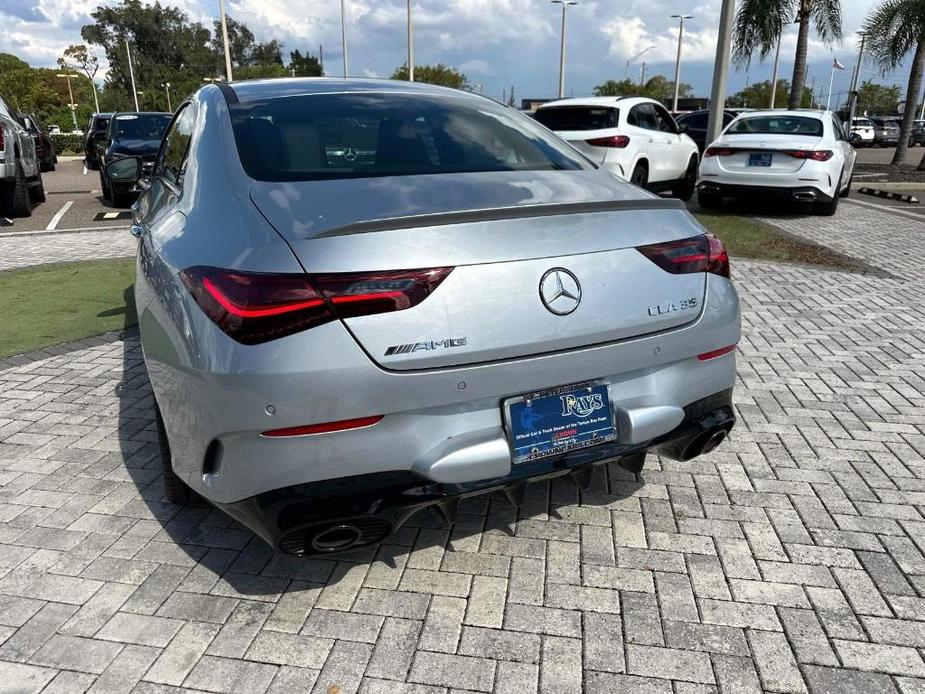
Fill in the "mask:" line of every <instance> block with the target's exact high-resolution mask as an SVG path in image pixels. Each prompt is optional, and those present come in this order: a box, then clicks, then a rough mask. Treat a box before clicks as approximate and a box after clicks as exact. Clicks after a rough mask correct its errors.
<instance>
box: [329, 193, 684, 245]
mask: <svg viewBox="0 0 925 694" xmlns="http://www.w3.org/2000/svg"><path fill="white" fill-rule="evenodd" d="M686 209H687V205H685V204H684V202H683V201H681V200H677V199H672V198H657V197H653V198H643V199H640V200H601V201H593V202H572V203H561V204H546V205H525V206H523V207H498V208H488V209H482V210H463V211H459V212H438V213H435V214H422V215H413V216H408V217H390V218H388V219H377V220H370V221H363V222H354V223H352V224H345V225H344V226H341V227H335V228H333V229H328V230H327V231H324V232H322V233H320V234H318V235H317V236H315V237H314V238H316V239H323V238H330V237H333V236H349V235H351V234H369V233H373V232H377V231H391V230H394V229H416V228H420V227H430V226H442V225H446V224H464V223H466V222H493V221H498V220H504V219H524V218H526V217H549V216H554V215H564V214H588V213H594V212H625V211H630V210H686Z"/></svg>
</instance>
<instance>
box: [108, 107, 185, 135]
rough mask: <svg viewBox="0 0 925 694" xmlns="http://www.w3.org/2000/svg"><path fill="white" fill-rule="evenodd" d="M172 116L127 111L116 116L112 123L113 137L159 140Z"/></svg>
mask: <svg viewBox="0 0 925 694" xmlns="http://www.w3.org/2000/svg"><path fill="white" fill-rule="evenodd" d="M171 118H172V116H169V115H167V114H166V113H165V114H163V115H162V114H160V113H157V114H134V113H127V114H124V115H120V116H116V121H115V123H114V124H113V126H112V127H113V130H112V134H113V139H116V140H160V139H161V138H162V137H163V136H164V131H165V130H167V126H168V125H170V119H171Z"/></svg>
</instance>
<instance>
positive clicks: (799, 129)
mask: <svg viewBox="0 0 925 694" xmlns="http://www.w3.org/2000/svg"><path fill="white" fill-rule="evenodd" d="M727 133H728V134H729V135H804V136H806V137H822V121H821V120H819V119H818V118H806V117H804V116H750V117H745V118H740V119H739V120H737V121H735V122H734V123H733V124H732V125H730V126H729V130H728V131H727Z"/></svg>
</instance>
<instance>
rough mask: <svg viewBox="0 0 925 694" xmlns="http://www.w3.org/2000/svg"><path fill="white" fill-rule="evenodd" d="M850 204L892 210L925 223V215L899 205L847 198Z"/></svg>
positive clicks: (894, 212)
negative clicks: (909, 210) (903, 208)
mask: <svg viewBox="0 0 925 694" xmlns="http://www.w3.org/2000/svg"><path fill="white" fill-rule="evenodd" d="M845 202H846V203H848V204H849V205H861V206H862V207H870V208H873V209H875V210H883V211H884V212H892V213H893V214H898V215H900V216H901V217H907V218H909V219H914V220H915V221H917V222H922V223H923V224H925V215H921V214H916V213H915V212H908V211H906V210H901V209H899V208H898V207H892V206H891V205H878V204H877V203H875V202H866V201H862V200H845Z"/></svg>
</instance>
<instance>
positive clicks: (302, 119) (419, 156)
mask: <svg viewBox="0 0 925 694" xmlns="http://www.w3.org/2000/svg"><path fill="white" fill-rule="evenodd" d="M231 120H232V126H233V128H234V135H235V141H236V142H237V147H238V154H239V155H240V157H241V163H242V164H243V166H244V169H245V171H247V173H248V175H249V176H251V177H252V178H255V179H257V180H262V181H308V180H325V179H334V178H360V177H369V176H405V175H413V174H438V173H461V172H475V171H515V170H529V171H539V170H549V169H585V168H592V165H591V164H590V163H589V162H587V161H586V160H585V159H583V158H582V157H581V156H580V155H579V154H578V153H577V152H575V151H574V150H572V149H571V148H570V147H568V146H567V145H564V144H561V143H559V142H556V141H555V140H554V139H551V138H549V136H548V134H547V133H546V131H545V130H543V129H542V128H540V127H539V126H537V125H536V124H535V123H533V122H532V121H531V120H530V119H529V118H526V117H525V116H523V115H521V114H520V113H518V112H516V111H514V110H513V109H510V108H506V107H504V106H501V105H500V104H495V103H493V102H491V101H489V100H487V99H484V100H483V99H477V98H472V97H432V96H423V95H409V94H379V93H366V94H343V93H341V94H312V95H302V96H294V97H286V98H274V99H265V100H256V101H248V102H243V103H239V104H235V105H233V106H231Z"/></svg>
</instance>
